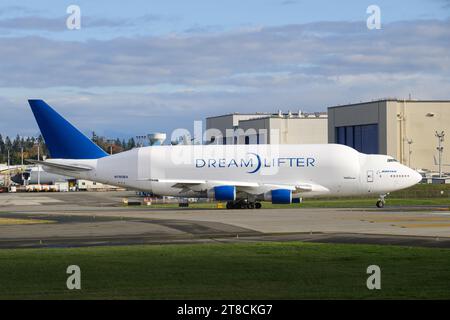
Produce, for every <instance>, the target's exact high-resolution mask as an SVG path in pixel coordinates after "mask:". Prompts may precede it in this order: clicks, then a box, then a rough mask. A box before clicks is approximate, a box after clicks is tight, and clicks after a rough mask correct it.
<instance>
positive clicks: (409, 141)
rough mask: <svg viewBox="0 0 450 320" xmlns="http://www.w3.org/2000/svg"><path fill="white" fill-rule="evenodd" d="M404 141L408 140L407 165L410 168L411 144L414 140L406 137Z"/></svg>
mask: <svg viewBox="0 0 450 320" xmlns="http://www.w3.org/2000/svg"><path fill="white" fill-rule="evenodd" d="M406 141H407V142H408V167H410V168H411V154H412V150H411V145H412V144H413V142H414V141H413V140H412V139H407V140H406Z"/></svg>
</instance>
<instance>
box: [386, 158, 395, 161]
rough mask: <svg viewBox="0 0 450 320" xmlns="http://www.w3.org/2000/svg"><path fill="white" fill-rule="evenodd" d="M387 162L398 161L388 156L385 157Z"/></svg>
mask: <svg viewBox="0 0 450 320" xmlns="http://www.w3.org/2000/svg"><path fill="white" fill-rule="evenodd" d="M387 162H398V161H397V160H395V159H394V158H389V159H387Z"/></svg>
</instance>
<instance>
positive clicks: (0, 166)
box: [0, 164, 23, 173]
mask: <svg viewBox="0 0 450 320" xmlns="http://www.w3.org/2000/svg"><path fill="white" fill-rule="evenodd" d="M22 168H23V167H22V166H20V165H19V166H17V165H15V166H8V165H6V164H0V173H7V172H11V171H15V170H19V169H22Z"/></svg>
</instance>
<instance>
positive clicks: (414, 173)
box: [411, 170, 422, 184]
mask: <svg viewBox="0 0 450 320" xmlns="http://www.w3.org/2000/svg"><path fill="white" fill-rule="evenodd" d="M411 177H412V179H413V181H414V184H418V183H419V182H420V181H422V175H421V174H420V173H418V172H417V171H415V170H412V173H411Z"/></svg>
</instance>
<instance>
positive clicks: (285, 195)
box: [264, 189, 292, 204]
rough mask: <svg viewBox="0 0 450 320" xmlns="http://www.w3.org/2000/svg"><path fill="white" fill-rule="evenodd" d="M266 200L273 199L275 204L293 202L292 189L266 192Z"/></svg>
mask: <svg viewBox="0 0 450 320" xmlns="http://www.w3.org/2000/svg"><path fill="white" fill-rule="evenodd" d="M264 200H266V201H272V203H273V204H291V203H292V190H288V189H276V190H272V191H269V192H266V193H265V194H264Z"/></svg>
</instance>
